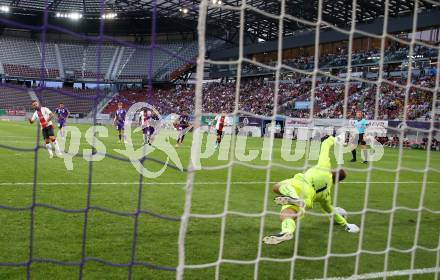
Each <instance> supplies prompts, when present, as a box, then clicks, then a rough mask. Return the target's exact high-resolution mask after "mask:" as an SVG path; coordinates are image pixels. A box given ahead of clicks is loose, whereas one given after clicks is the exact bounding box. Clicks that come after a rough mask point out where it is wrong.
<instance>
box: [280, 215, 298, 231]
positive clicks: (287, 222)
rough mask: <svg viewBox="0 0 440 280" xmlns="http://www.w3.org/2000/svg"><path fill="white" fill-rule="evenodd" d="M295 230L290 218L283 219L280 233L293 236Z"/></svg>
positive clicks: (293, 222)
mask: <svg viewBox="0 0 440 280" xmlns="http://www.w3.org/2000/svg"><path fill="white" fill-rule="evenodd" d="M295 229H296V224H295V221H294V220H293V219H292V218H288V219H284V220H283V221H282V222H281V233H290V234H293V232H294V231H295Z"/></svg>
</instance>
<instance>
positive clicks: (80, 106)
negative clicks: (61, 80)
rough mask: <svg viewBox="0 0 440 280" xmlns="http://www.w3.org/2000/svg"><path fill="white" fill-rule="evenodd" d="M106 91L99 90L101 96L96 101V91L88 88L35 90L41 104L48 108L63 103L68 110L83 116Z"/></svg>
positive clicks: (53, 107)
mask: <svg viewBox="0 0 440 280" xmlns="http://www.w3.org/2000/svg"><path fill="white" fill-rule="evenodd" d="M107 93H108V92H106V91H104V92H100V95H101V96H99V97H98V98H97V99H96V101H95V100H94V99H95V96H96V95H97V91H96V90H90V89H85V90H81V89H66V88H63V89H44V90H42V91H37V96H38V97H39V99H40V101H41V102H42V104H44V106H46V107H48V108H50V109H55V108H57V107H58V105H59V104H60V103H64V105H65V106H66V107H67V108H69V110H70V112H72V113H78V114H82V115H83V116H85V115H87V114H89V113H90V112H91V111H92V110H93V108H94V107H95V106H96V105H97V104H98V103H99V101H100V100H101V99H102V98H103V97H104V95H105V94H107Z"/></svg>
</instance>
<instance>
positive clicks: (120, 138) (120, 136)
mask: <svg viewBox="0 0 440 280" xmlns="http://www.w3.org/2000/svg"><path fill="white" fill-rule="evenodd" d="M118 137H119V141H121V140H122V135H121V134H120V133H119V134H118Z"/></svg>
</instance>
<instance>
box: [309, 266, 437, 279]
mask: <svg viewBox="0 0 440 280" xmlns="http://www.w3.org/2000/svg"><path fill="white" fill-rule="evenodd" d="M436 272H440V267H430V268H418V269H406V270H393V271H384V272H373V273H365V274H358V275H352V276H349V277H331V278H314V279H310V280H324V279H325V280H355V279H359V280H360V279H377V278H383V277H394V276H407V275H412V274H427V273H436Z"/></svg>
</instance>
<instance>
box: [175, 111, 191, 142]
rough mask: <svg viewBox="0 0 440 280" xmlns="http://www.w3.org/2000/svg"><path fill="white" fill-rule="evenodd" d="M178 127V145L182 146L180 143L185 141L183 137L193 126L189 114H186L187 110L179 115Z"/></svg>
mask: <svg viewBox="0 0 440 280" xmlns="http://www.w3.org/2000/svg"><path fill="white" fill-rule="evenodd" d="M175 125H176V128H177V130H178V131H179V134H178V135H177V144H176V147H177V148H178V147H180V145H181V144H182V142H183V139H184V138H185V134H186V133H187V132H188V131H189V129H190V128H191V127H190V126H191V124H190V122H189V116H188V115H187V114H186V112H183V113H182V115H180V116H179V118H178V119H177V120H176V122H175Z"/></svg>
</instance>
